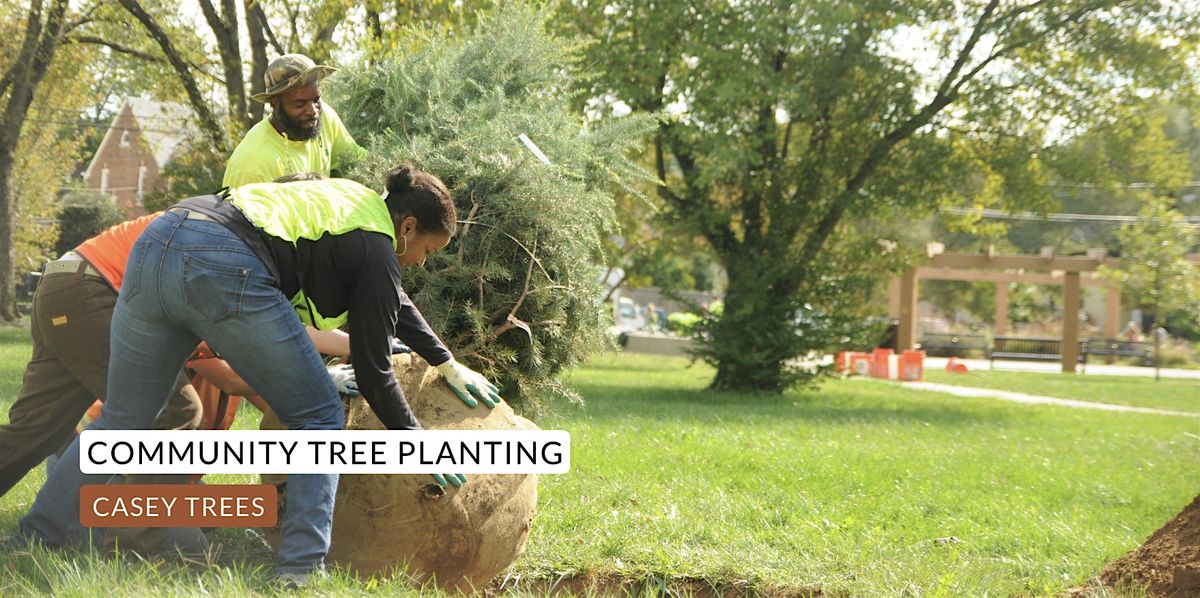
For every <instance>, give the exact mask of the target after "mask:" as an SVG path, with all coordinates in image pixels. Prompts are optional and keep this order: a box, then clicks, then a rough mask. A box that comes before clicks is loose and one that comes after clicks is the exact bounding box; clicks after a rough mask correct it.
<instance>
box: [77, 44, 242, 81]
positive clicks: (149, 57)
mask: <svg viewBox="0 0 1200 598" xmlns="http://www.w3.org/2000/svg"><path fill="white" fill-rule="evenodd" d="M64 41H66V42H69V43H77V44H92V45H97V46H104V47H106V48H108V49H110V50H112V51H114V52H117V53H120V54H125V55H127V56H132V57H134V58H138V59H141V60H145V61H146V62H156V63H158V64H165V65H168V66H170V64H171V63H170V62H169V61H168V60H167V59H165V58H163V57H162V56H155V55H154V54H150V53H149V52H143V51H141V50H138V49H136V48H130V47H129V46H125V45H122V44H119V43H117V42H114V41H109V40H106V39H104V38H102V37H96V36H92V35H69V36H67V37H66V39H65V40H64ZM187 64H188V66H189V67H191V68H192V70H194V71H196V72H198V73H200V74H201V75H204V76H205V77H208V78H209V79H212V80H213V81H215V82H217V83H220V84H221V85H224V84H225V80H224V79H222V78H221V77H218V76H216V75H214V74H212V73H210V72H208V71H206V70H204V68H203V67H201V66H200V65H198V64H196V63H194V62H192V61H190V60H189V61H187Z"/></svg>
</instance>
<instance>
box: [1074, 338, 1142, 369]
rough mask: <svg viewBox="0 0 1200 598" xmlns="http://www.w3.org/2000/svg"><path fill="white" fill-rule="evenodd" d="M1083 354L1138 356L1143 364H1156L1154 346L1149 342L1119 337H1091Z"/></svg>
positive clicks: (1085, 344)
mask: <svg viewBox="0 0 1200 598" xmlns="http://www.w3.org/2000/svg"><path fill="white" fill-rule="evenodd" d="M1082 354H1083V356H1084V359H1085V360H1086V358H1087V356H1088V355H1102V356H1109V355H1111V356H1115V357H1138V358H1140V360H1141V363H1142V365H1144V366H1152V365H1154V347H1153V346H1151V345H1150V344H1149V343H1143V342H1139V341H1130V340H1122V339H1117V338H1089V339H1088V340H1087V341H1085V342H1084V343H1083V348H1082Z"/></svg>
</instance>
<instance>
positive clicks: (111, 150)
mask: <svg viewBox="0 0 1200 598" xmlns="http://www.w3.org/2000/svg"><path fill="white" fill-rule="evenodd" d="M190 115H191V112H190V111H189V110H188V109H187V108H186V107H184V106H182V105H180V104H172V103H166V102H154V101H151V100H143V99H128V100H125V103H124V104H123V105H122V106H121V110H120V111H118V112H117V116H116V117H115V118H113V122H112V125H110V126H109V127H108V132H106V133H105V134H104V140H103V141H101V142H100V147H99V148H98V149H97V150H96V155H95V156H93V157H92V161H91V162H90V163H89V164H88V167H87V170H86V171H84V174H83V180H84V183H85V184H86V185H87V188H88V189H91V190H95V191H99V192H100V193H107V194H109V195H110V196H111V197H112V198H113V201H114V202H115V203H116V204H117V207H119V208H121V210H122V211H123V212H125V215H126V216H128V217H129V218H135V217H137V216H142V215H145V213H146V210H145V208H143V207H142V198H143V197H144V196H145V195H146V194H147V193H151V192H153V191H154V190H156V189H159V188H161V187H162V186H163V185H165V182H164V181H163V179H162V177H161V176H160V172H161V171H162V168H163V166H165V165H166V163H167V162H168V161H169V160H170V159H171V157H172V156H173V155H174V153H175V151H176V150H178V149H179V147H180V146H181V145H182V144H183V142H184V141H185V140H186V139H187V136H186V134H187V130H188V127H187V125H186V123H187V121H188V119H189V118H190Z"/></svg>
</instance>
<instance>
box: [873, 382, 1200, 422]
mask: <svg viewBox="0 0 1200 598" xmlns="http://www.w3.org/2000/svg"><path fill="white" fill-rule="evenodd" d="M897 384H902V385H903V386H904V387H905V388H916V389H919V390H930V391H933V392H944V393H949V394H952V395H956V396H960V397H976V398H986V399H1001V400H1004V401H1012V402H1014V403H1025V404H1027V405H1058V406H1060V407H1074V408H1076V409H1099V410H1101V411H1124V412H1126V413H1149V414H1151V415H1174V416H1179V417H1200V413H1194V412H1188V411H1172V410H1170V409H1152V408H1150V407H1130V406H1128V405H1112V404H1109V403H1093V402H1090V401H1076V400H1072V399H1058V398H1054V397H1043V396H1039V395H1027V394H1024V393H1020V392H1009V391H1007V390H994V389H991V388H973V387H967V386H954V385H952V384H937V383H935V382H898V383H897Z"/></svg>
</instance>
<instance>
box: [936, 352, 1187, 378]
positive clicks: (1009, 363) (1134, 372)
mask: <svg viewBox="0 0 1200 598" xmlns="http://www.w3.org/2000/svg"><path fill="white" fill-rule="evenodd" d="M946 360H947V358H945V357H926V358H925V369H927V370H934V369H936V370H941V369H945V367H946ZM958 361H959V362H961V363H965V364H966V365H967V368H969V369H971V370H972V371H977V372H979V371H984V370H988V369H991V363H990V362H988V360H986V359H959V360H958ZM996 369H997V370H1008V371H1015V372H1046V373H1055V374H1056V373H1061V372H1062V364H1060V363H1059V362H1057V361H1053V362H1045V361H1013V360H1004V359H997V360H996ZM1160 371H1161V372H1162V377H1163V378H1191V379H1195V380H1200V370H1177V369H1171V368H1163V369H1162V370H1160ZM1085 375H1097V376H1148V377H1150V378H1153V377H1154V368H1147V367H1138V366H1134V365H1107V364H1103V363H1091V364H1088V366H1087V372H1086V374H1085Z"/></svg>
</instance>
